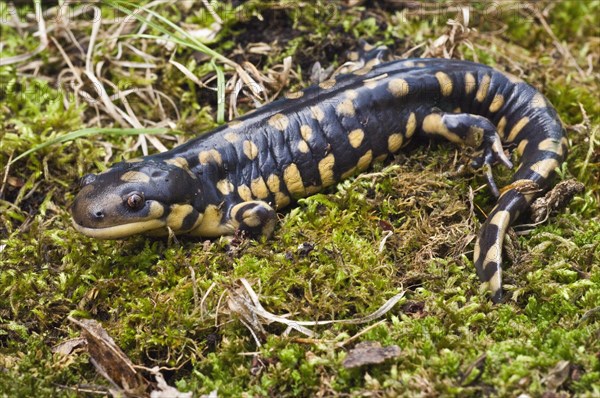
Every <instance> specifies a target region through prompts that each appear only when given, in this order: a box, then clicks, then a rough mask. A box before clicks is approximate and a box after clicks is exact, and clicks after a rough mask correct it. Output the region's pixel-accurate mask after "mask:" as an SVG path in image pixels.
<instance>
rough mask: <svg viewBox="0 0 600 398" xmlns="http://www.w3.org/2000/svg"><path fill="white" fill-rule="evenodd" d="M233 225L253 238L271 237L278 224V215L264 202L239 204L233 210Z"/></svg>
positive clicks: (231, 214) (231, 215)
mask: <svg viewBox="0 0 600 398" xmlns="http://www.w3.org/2000/svg"><path fill="white" fill-rule="evenodd" d="M230 217H231V221H232V223H233V224H234V225H235V226H236V227H237V229H238V230H240V231H243V232H245V233H247V234H248V235H249V236H250V237H252V238H259V237H261V236H265V237H267V238H268V237H270V236H271V235H272V234H273V230H274V229H275V225H276V223H277V213H276V212H275V210H273V208H272V207H271V206H270V205H269V204H268V203H267V202H263V201H259V200H256V201H249V202H242V203H239V204H237V205H235V206H233V207H232V208H231V213H230Z"/></svg>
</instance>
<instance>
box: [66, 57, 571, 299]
mask: <svg viewBox="0 0 600 398" xmlns="http://www.w3.org/2000/svg"><path fill="white" fill-rule="evenodd" d="M378 59H379V58H374V59H372V60H370V61H369V62H368V63H366V64H365V65H364V67H362V68H361V69H358V70H356V71H354V72H352V73H348V74H341V75H338V76H335V77H334V78H331V79H329V80H326V81H323V82H322V83H320V84H318V85H315V86H312V87H309V88H307V89H305V90H302V91H298V92H295V93H288V94H287V95H286V96H285V98H283V99H280V100H278V101H275V102H272V103H270V104H268V105H265V106H263V107H261V108H260V109H258V110H256V111H254V112H251V113H249V114H247V115H245V116H242V117H240V118H238V119H236V120H233V121H231V122H229V123H227V124H225V125H223V126H221V127H219V128H217V129H215V130H214V131H212V132H210V133H208V134H205V135H202V136H200V137H198V138H195V139H192V140H190V141H188V142H187V143H185V144H183V145H180V146H178V147H176V148H174V149H172V150H170V151H168V152H164V153H159V154H156V155H151V156H146V157H144V158H141V159H137V160H130V161H124V162H120V163H117V164H115V165H113V166H112V167H111V168H109V169H108V170H107V171H105V172H102V173H100V174H96V175H94V174H90V175H87V176H85V177H83V178H82V181H81V190H80V192H79V193H78V195H77V196H76V198H75V201H74V203H73V205H72V208H71V212H72V216H73V223H74V226H75V228H76V229H77V230H78V231H79V232H81V233H83V234H85V235H87V236H91V237H95V238H100V239H117V238H124V237H127V236H131V235H135V234H141V233H143V234H151V235H165V234H168V233H169V231H172V232H173V233H175V234H187V235H192V236H201V237H217V236H221V235H230V234H233V233H234V232H235V231H236V230H241V231H245V232H246V233H248V234H250V235H253V236H257V235H265V236H269V235H271V233H272V232H273V229H274V228H275V224H276V220H277V217H276V210H278V209H281V208H284V207H286V206H287V205H289V204H290V203H292V202H293V201H294V200H296V199H298V198H302V197H306V196H309V195H311V194H314V193H316V192H319V191H321V190H323V189H324V188H326V187H328V186H331V185H333V184H335V183H337V182H338V181H340V180H342V179H344V178H347V177H350V176H352V175H354V174H356V173H359V172H361V171H364V170H367V169H368V168H369V167H370V166H371V165H372V164H373V163H374V162H377V161H382V160H384V159H386V158H388V157H389V156H390V155H393V154H395V153H396V152H398V151H399V150H400V149H401V148H402V147H403V146H405V145H406V144H407V143H408V142H409V141H410V140H411V139H412V138H414V137H416V136H423V137H442V138H444V139H447V140H449V141H451V142H453V143H456V144H460V145H466V146H469V147H473V148H475V149H476V150H478V151H479V152H478V153H479V154H480V156H479V157H478V158H477V159H476V160H475V161H474V164H475V166H476V167H483V170H484V172H485V175H486V179H487V183H488V185H489V186H490V188H491V190H492V192H493V193H495V194H496V196H498V200H497V204H496V206H495V207H494V209H493V210H492V211H491V212H490V214H489V216H488V218H487V220H486V221H485V222H484V224H483V226H482V227H481V230H480V232H479V235H478V239H477V241H476V243H475V250H474V264H475V268H476V270H477V273H478V275H479V278H480V279H481V280H482V281H483V282H486V283H487V285H488V287H489V289H490V290H491V294H492V299H493V300H494V301H496V302H497V301H499V300H500V299H501V297H502V286H501V272H502V268H501V264H502V245H503V240H504V236H505V234H506V231H507V228H508V227H509V225H511V223H512V222H514V221H515V219H516V218H517V217H518V216H519V214H521V213H522V212H523V211H525V210H527V209H528V207H529V205H530V203H531V202H532V201H533V199H534V198H535V197H536V196H537V195H539V193H540V192H541V191H543V190H545V189H547V188H548V187H549V184H550V179H551V178H552V177H553V174H554V170H555V169H556V168H557V167H558V166H559V165H560V164H561V163H562V161H563V160H564V158H565V155H566V151H567V139H566V137H565V131H564V129H563V127H562V124H561V121H560V119H559V117H558V116H557V113H556V111H555V110H554V108H553V107H552V106H551V105H550V104H549V102H548V101H547V100H546V98H545V97H544V96H543V95H542V94H541V93H539V92H538V91H537V90H536V89H535V88H533V87H532V86H530V85H528V84H527V83H525V82H523V81H522V80H520V79H518V78H516V77H514V76H512V75H509V74H506V73H503V72H500V71H498V70H495V69H493V68H491V67H489V66H485V65H481V64H477V63H473V62H467V61H459V60H448V59H417V58H415V59H404V60H396V61H392V62H386V63H382V62H377V60H378ZM503 147H507V148H516V151H517V153H518V154H519V155H520V159H521V160H520V166H519V167H518V168H517V170H516V172H515V173H514V176H513V179H512V181H513V182H512V183H511V184H509V185H508V186H506V187H504V188H503V189H502V190H501V191H498V189H497V188H496V185H495V183H494V180H493V178H492V173H491V166H492V165H493V164H495V163H498V162H499V163H502V164H504V165H506V166H507V167H512V164H511V162H510V160H509V159H508V157H507V156H506V155H505V153H504V148H503ZM532 184H533V186H534V187H536V188H538V189H524V188H523V187H531V186H532Z"/></svg>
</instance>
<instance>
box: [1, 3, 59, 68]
mask: <svg viewBox="0 0 600 398" xmlns="http://www.w3.org/2000/svg"><path fill="white" fill-rule="evenodd" d="M34 5H35V18H36V20H37V21H38V34H39V35H40V45H39V46H37V48H36V49H35V50H33V51H31V52H29V53H26V54H20V55H15V56H14V57H6V58H0V66H6V65H12V64H16V63H19V62H23V61H27V60H28V59H29V58H31V57H34V56H36V55H37V54H39V53H41V52H42V51H44V50H45V49H46V47H48V33H47V30H46V21H45V20H44V14H43V12H42V1H41V0H35V1H34ZM14 15H16V12H15V13H14Z"/></svg>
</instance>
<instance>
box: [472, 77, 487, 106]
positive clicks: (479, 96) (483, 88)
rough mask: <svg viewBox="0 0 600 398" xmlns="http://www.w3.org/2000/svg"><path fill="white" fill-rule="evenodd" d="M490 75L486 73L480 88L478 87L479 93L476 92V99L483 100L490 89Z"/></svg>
mask: <svg viewBox="0 0 600 398" xmlns="http://www.w3.org/2000/svg"><path fill="white" fill-rule="evenodd" d="M490 80H491V79H490V75H485V76H484V77H483V78H482V79H481V84H479V88H478V89H477V94H475V99H476V100H477V101H479V102H483V100H484V99H485V97H486V96H487V93H488V90H489V89H490Z"/></svg>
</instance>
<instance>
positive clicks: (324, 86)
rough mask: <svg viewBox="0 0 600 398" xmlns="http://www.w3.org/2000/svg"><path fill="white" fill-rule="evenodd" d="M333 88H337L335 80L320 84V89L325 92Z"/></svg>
mask: <svg viewBox="0 0 600 398" xmlns="http://www.w3.org/2000/svg"><path fill="white" fill-rule="evenodd" d="M333 86H335V79H328V80H325V81H323V82H321V83H319V87H321V88H322V89H323V90H329V89H330V88H332V87H333Z"/></svg>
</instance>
